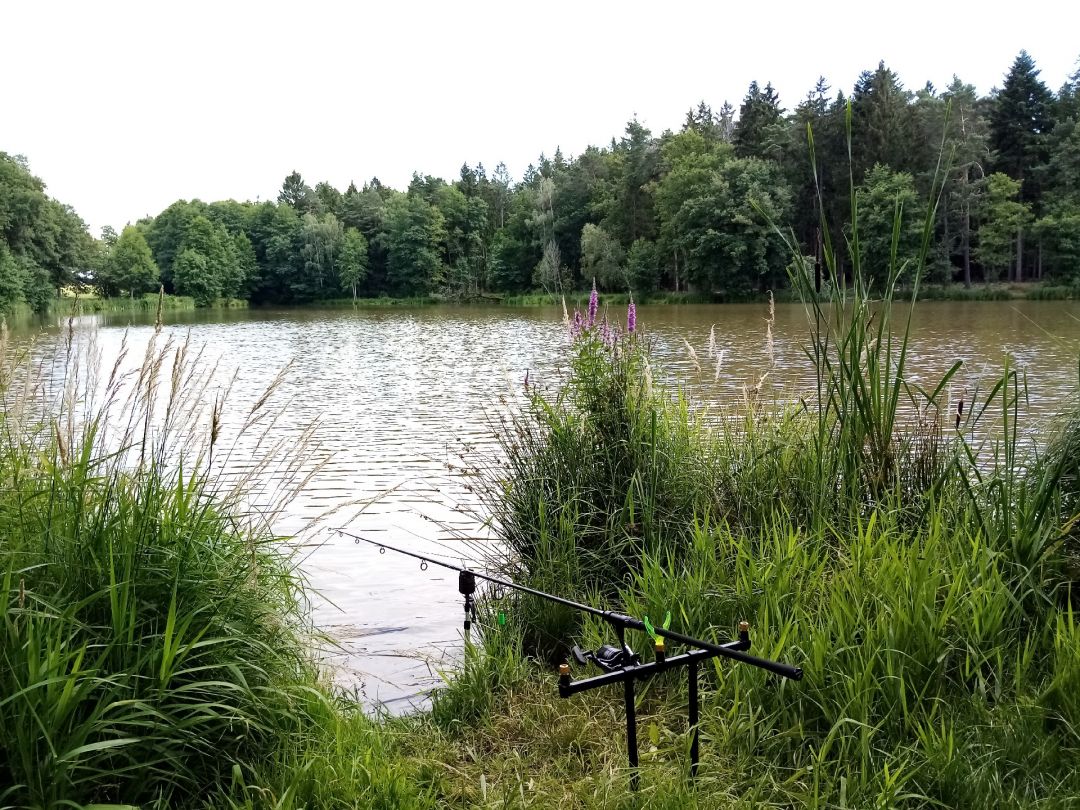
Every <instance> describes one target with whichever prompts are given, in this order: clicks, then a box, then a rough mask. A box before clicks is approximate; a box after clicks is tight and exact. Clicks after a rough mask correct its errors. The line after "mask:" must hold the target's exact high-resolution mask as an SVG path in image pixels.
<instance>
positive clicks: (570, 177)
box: [0, 51, 1080, 309]
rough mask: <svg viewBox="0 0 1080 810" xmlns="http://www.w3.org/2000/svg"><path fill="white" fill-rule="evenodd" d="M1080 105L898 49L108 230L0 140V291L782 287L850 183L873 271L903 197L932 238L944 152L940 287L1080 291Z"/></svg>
mask: <svg viewBox="0 0 1080 810" xmlns="http://www.w3.org/2000/svg"><path fill="white" fill-rule="evenodd" d="M1078 119H1080V70H1077V71H1076V72H1075V73H1074V74H1073V75H1072V76H1070V77H1069V78H1068V80H1067V81H1066V82H1065V84H1064V85H1063V86H1062V87H1061V88H1060V89H1059V90H1058V91H1057V92H1056V93H1055V92H1053V91H1051V89H1050V88H1049V87H1048V86H1047V85H1046V84H1045V83H1044V82H1043V81H1042V79H1041V78H1040V76H1039V70H1038V69H1037V67H1036V65H1035V62H1034V60H1033V59H1032V58H1031V57H1030V56H1029V55H1028V54H1027V53H1026V52H1023V51H1022V52H1021V53H1020V55H1019V56H1017V58H1016V60H1015V61H1014V62H1013V64H1012V66H1011V67H1010V69H1009V70H1008V72H1007V73H1006V75H1005V78H1004V81H1003V84H1002V86H1001V88H1000V89H995V90H994V91H992V92H991V93H990V94H989V95H988V96H986V97H980V96H978V94H977V93H976V91H975V89H974V87H972V86H971V85H968V84H965V83H964V82H963V81H962V80H960V79H959V78H955V77H954V79H953V81H952V83H951V84H950V85H949V86H948V87H947V88H945V89H944V90H939V89H937V88H935V87H933V86H932V85H929V84H928V85H926V86H925V87H923V88H921V89H919V90H918V91H914V92H913V91H911V90H908V89H905V87H904V85H903V84H902V82H901V80H900V78H899V77H898V76H897V75H896V73H894V72H893V71H892V70H890V69H889V68H887V67H886V66H885V65H884V63H882V64H879V65H878V67H877V69H875V70H868V71H865V72H864V73H863V74H862V75H861V76H860V77H859V80H858V82H857V83H856V85H855V87H854V88H853V90H852V92H851V93H850V95H845V94H844V93H843V92H838V93H835V94H833V92H832V91H831V89H830V87H829V85H828V84H827V83H826V81H825V80H824V79H819V80H818V82H817V83H816V84H815V86H814V87H813V89H812V90H811V91H810V92H809V93H808V94H807V95H806V97H805V98H804V99H803V100H801V101H800V102H799V103H798V104H796V105H795V106H794V108H793V109H791V110H786V109H785V108H784V106H783V105H782V103H781V100H780V98H779V97H778V95H777V93H776V91H775V90H774V89H773V87H772V85H771V84H766V85H764V86H761V85H760V84H759V83H757V82H753V83H751V84H750V87H749V89H748V91H747V93H746V96H745V98H744V99H743V100H742V103H741V105H740V106H739V107H738V109H736V108H735V107H734V106H733V105H732V104H730V103H727V102H725V103H724V104H723V105H722V106H721V107H720V108H719V109H718V110H714V109H713V108H712V107H711V106H710V105H709V104H707V103H706V102H704V101H703V102H701V103H700V104H698V105H697V106H696V107H694V108H692V109H691V110H690V111H689V112H688V113H687V114H686V119H685V121H684V122H683V124H682V127H681V128H680V129H679V130H678V131H673V130H667V131H665V132H663V133H662V134H660V135H659V136H656V135H654V134H653V133H652V132H650V131H649V129H647V128H646V127H645V126H643V125H642V124H641V123H640V122H639V121H637V120H636V119H635V120H632V121H630V122H629V123H628V124H627V125H626V129H625V131H624V132H623V134H622V135H621V136H620V137H618V138H613V139H612V140H611V142H610V143H609V144H608V145H607V146H604V147H595V146H590V147H589V148H587V149H586V150H585V151H584V152H583V153H582V154H580V155H578V156H576V157H567V156H565V155H564V154H563V153H562V151H561V150H559V149H556V150H555V152H554V154H553V155H551V156H550V157H548V156H545V155H541V157H540V158H539V160H538V162H537V163H536V164H535V165H530V166H529V168H528V169H527V170H526V172H525V174H524V176H523V177H522V178H521V179H520V181H518V182H514V181H513V180H512V178H511V177H510V174H509V172H508V171H507V168H506V166H505V165H503V164H501V163H500V164H498V165H497V166H496V167H495V169H494V171H492V172H490V173H489V172H488V171H487V170H486V169H485V168H484V166H483V165H477V166H475V167H471V166H468V165H464V166H462V168H461V172H460V176H459V177H458V178H457V179H454V180H453V181H451V182H447V181H446V180H443V179H441V178H437V177H432V176H429V175H421V174H414V175H413V178H412V182H410V184H409V187H408V188H407V189H406V190H405V191H398V190H395V189H392V188H389V187H388V186H385V185H383V184H382V183H381V182H379V180H378V179H372V180H370V181H368V182H367V183H364V184H363V186H362V187H360V188H358V187H357V186H356V185H355V184H350V185H349V187H348V188H347V189H346V190H345V191H344V192H342V191H340V190H338V189H336V188H334V187H333V186H332V185H330V184H329V183H325V182H320V183H317V184H316V185H315V186H314V187H312V186H310V185H309V184H308V183H307V182H306V181H305V179H304V178H303V177H301V175H300V174H299V173H296V172H294V173H292V174H290V175H289V176H288V177H287V178H285V181H284V183H283V185H282V187H281V191H280V194H279V195H278V199H277V201H276V202H259V203H252V202H243V203H241V202H236V201H233V200H228V201H224V202H212V203H204V202H201V201H199V200H192V201H185V200H179V201H177V202H175V203H173V204H172V205H170V206H169V207H168V208H166V209H165V210H164V211H162V212H161V213H160V214H158V215H157V216H156V217H153V218H148V219H145V220H141V221H139V222H137V223H135V224H134V225H128V226H127V227H126V228H124V229H123V231H122V232H121V233H119V234H117V233H116V232H115V231H114V230H113V229H111V228H105V229H104V231H103V233H102V234H101V238H100V239H93V238H91V237H90V236H89V235H88V234H87V233H86V228H85V225H84V224H83V223H82V221H81V220H80V219H79V218H78V216H77V215H76V214H75V213H74V211H72V209H71V208H69V207H66V206H63V205H61V204H60V203H58V202H56V201H54V200H52V199H50V198H49V197H47V196H46V194H45V191H44V185H43V184H42V183H41V181H40V180H38V179H37V178H35V177H34V176H33V175H32V174H31V173H30V171H29V168H28V166H27V163H26V161H25V159H23V158H21V157H10V156H8V155H6V154H4V153H0V237H2V238H0V305H2V306H4V307H5V308H10V307H11V306H12V305H13V304H15V303H18V302H21V301H25V302H26V303H28V304H30V305H31V306H32V307H34V308H35V309H42V308H43V307H45V306H46V305H47V302H48V299H49V297H50V296H52V295H56V294H58V292H59V291H60V290H61V289H62V288H65V287H71V286H78V285H92V286H93V287H94V288H96V290H97V291H98V292H99V294H102V295H108V296H114V295H122V294H130V295H137V294H141V293H143V292H147V291H153V290H156V289H157V288H158V285H159V284H164V286H165V289H166V290H167V291H169V292H175V293H177V294H180V295H187V296H191V297H193V298H194V299H195V301H196V302H197V303H198V304H200V305H209V304H212V303H214V302H215V301H218V300H221V299H229V298H232V299H236V298H239V299H247V300H250V301H252V302H255V303H304V302H310V301H318V300H326V299H334V298H342V297H357V296H365V297H370V296H380V295H390V296H417V295H432V294H435V295H443V296H446V297H449V298H457V299H467V298H472V297H477V296H483V295H489V294H501V293H522V292H528V291H544V292H551V293H556V292H563V291H567V290H575V289H581V288H582V287H585V286H587V285H588V284H589V282H590V280H592V279H595V281H596V283H597V285H598V286H599V287H600V288H601V289H603V290H611V291H626V290H632V291H633V292H635V293H638V294H639V295H645V294H648V293H650V292H653V291H657V290H669V291H693V292H697V293H700V294H704V295H711V296H715V297H716V298H717V299H718V300H731V299H737V298H744V297H749V296H753V295H755V294H757V293H760V292H761V291H764V290H767V289H776V288H779V287H782V286H783V285H784V284H785V283H786V279H787V273H788V270H789V267H790V265H791V261H792V253H791V251H790V250H789V249H788V247H787V245H786V244H785V236H784V235H782V234H790V235H791V236H792V237H793V238H794V240H795V241H797V242H798V244H799V245H800V246H801V248H802V252H803V253H804V254H805V255H807V256H813V255H814V254H815V253H816V251H817V249H818V245H819V244H820V240H821V233H820V223H821V222H822V221H823V218H822V215H824V221H825V222H827V223H829V228H830V230H832V231H833V233H831V234H830V235H831V237H832V239H833V241H834V243H836V244H839V243H841V241H842V240H843V239H844V237H845V228H846V227H847V226H846V225H845V223H848V222H850V219H851V217H850V215H851V211H850V203H851V194H850V189H851V186H852V185H854V187H855V197H856V199H857V204H858V222H859V233H860V242H861V245H862V249H863V252H864V254H865V255H867V256H868V261H869V263H870V266H869V267H868V268H866V269H867V270H868V272H870V273H873V271H874V267H873V265H874V263H875V262H878V263H883V262H884V261H885V260H886V257H887V256H888V253H889V246H890V242H891V239H892V235H893V221H894V214H895V212H896V210H897V208H898V206H900V208H901V210H902V219H901V226H900V228H899V234H898V238H899V250H900V252H901V254H913V253H914V252H915V250H916V249H917V248H916V246H917V244H918V242H919V240H920V237H921V231H922V222H923V220H924V217H925V210H926V209H925V205H926V204H927V203H926V200H927V199H928V197H929V194H930V191H931V188H932V184H933V179H934V177H935V174H936V172H938V170H939V165H940V166H942V167H943V168H944V169H945V170H946V174H945V178H944V186H943V188H942V193H941V198H940V199H941V202H940V205H939V208H938V213H937V219H936V226H935V230H934V245H933V253H932V264H931V270H930V272H931V277H932V280H934V281H937V282H941V283H962V284H965V285H971V284H972V283H977V282H990V281H1009V282H1019V281H1029V280H1043V279H1046V280H1048V281H1051V282H1053V283H1056V284H1080V127H1078V125H1077V121H1078ZM849 132H850V150H851V151H850V153H851V160H850V161H849V158H848V154H849V134H848V133H849ZM808 133H812V138H811V137H808ZM811 143H812V144H813V146H812V149H813V154H811ZM812 158H813V159H812ZM815 166H816V172H817V183H818V184H820V189H821V195H820V199H821V200H823V201H824V202H823V205H824V209H825V210H824V211H820V210H819V208H820V206H819V203H818V199H819V196H818V193H817V191H816V187H815ZM774 226H776V227H774ZM778 231H779V232H778Z"/></svg>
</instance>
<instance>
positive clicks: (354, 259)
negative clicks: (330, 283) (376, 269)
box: [338, 228, 368, 300]
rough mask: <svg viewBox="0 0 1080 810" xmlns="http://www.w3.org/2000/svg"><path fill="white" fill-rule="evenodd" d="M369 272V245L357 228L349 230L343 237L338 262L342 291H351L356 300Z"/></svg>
mask: <svg viewBox="0 0 1080 810" xmlns="http://www.w3.org/2000/svg"><path fill="white" fill-rule="evenodd" d="M367 272H368V243H367V240H366V239H365V238H364V235H363V234H362V233H360V231H358V230H356V228H348V229H346V231H345V235H344V237H342V243H341V257H340V259H339V260H338V279H339V280H340V283H341V289H343V290H351V291H352V297H353V300H356V290H357V288H358V287H359V286H360V282H362V281H363V280H364V277H365V276H366V275H367Z"/></svg>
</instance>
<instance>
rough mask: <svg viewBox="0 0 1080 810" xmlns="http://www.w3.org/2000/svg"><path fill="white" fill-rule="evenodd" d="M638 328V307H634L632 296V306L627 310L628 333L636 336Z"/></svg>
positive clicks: (632, 297) (631, 297)
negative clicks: (635, 330) (635, 331)
mask: <svg viewBox="0 0 1080 810" xmlns="http://www.w3.org/2000/svg"><path fill="white" fill-rule="evenodd" d="M635 328H637V307H635V306H634V296H632V295H631V296H630V305H629V306H628V307H627V308H626V331H627V332H628V333H629V334H631V335H632V334H634V329H635Z"/></svg>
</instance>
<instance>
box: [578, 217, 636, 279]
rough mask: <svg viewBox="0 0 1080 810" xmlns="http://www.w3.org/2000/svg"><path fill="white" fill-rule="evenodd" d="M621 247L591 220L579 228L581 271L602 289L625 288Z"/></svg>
mask: <svg viewBox="0 0 1080 810" xmlns="http://www.w3.org/2000/svg"><path fill="white" fill-rule="evenodd" d="M623 260H624V255H623V249H622V247H621V246H620V245H619V243H618V242H617V241H616V240H615V239H614V237H612V236H611V234H609V233H608V232H607V231H605V230H604V229H603V228H601V227H600V226H599V225H594V224H592V223H591V222H590V223H589V224H587V225H586V226H585V227H584V228H582V230H581V272H582V274H583V275H584V276H585V277H586V278H593V279H596V283H597V286H598V287H599V288H600V289H604V290H625V289H627V288H628V287H629V278H628V277H627V274H626V269H625V267H624V266H623Z"/></svg>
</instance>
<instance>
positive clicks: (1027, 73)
mask: <svg viewBox="0 0 1080 810" xmlns="http://www.w3.org/2000/svg"><path fill="white" fill-rule="evenodd" d="M1053 103H1054V99H1053V96H1052V95H1051V93H1050V90H1049V89H1047V87H1046V85H1045V84H1044V83H1043V82H1042V80H1041V79H1040V78H1039V71H1038V69H1037V68H1036V67H1035V60H1034V59H1032V58H1031V56H1030V55H1029V54H1028V52H1027V51H1020V54H1019V55H1018V56H1017V57H1016V60H1015V61H1014V62H1013V64H1012V67H1011V68H1010V69H1009V72H1008V73H1007V74H1006V75H1005V84H1004V86H1003V87H1002V89H1001V92H999V93H998V95H997V98H996V99H995V100H994V104H993V107H992V108H991V110H990V147H991V149H992V150H993V153H994V155H993V166H994V170H995V171H998V172H1001V173H1003V174H1006V175H1008V176H1009V177H1011V178H1012V179H1013V180H1016V181H1018V182H1019V183H1020V184H1021V185H1020V202H1022V203H1026V204H1028V205H1030V206H1032V208H1033V209H1034V210H1035V211H1036V212H1038V210H1039V200H1040V197H1041V189H1040V187H1039V183H1038V179H1037V175H1038V169H1039V167H1040V166H1042V165H1043V164H1045V163H1046V162H1047V160H1048V157H1049V155H1048V154H1047V136H1048V135H1049V134H1050V132H1051V131H1052V130H1053V128H1054V121H1053V118H1052V114H1053ZM1023 267H1024V233H1023V230H1022V228H1021V229H1020V230H1018V231H1017V233H1016V264H1015V276H1014V280H1015V281H1020V280H1021V279H1022V278H1023Z"/></svg>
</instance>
